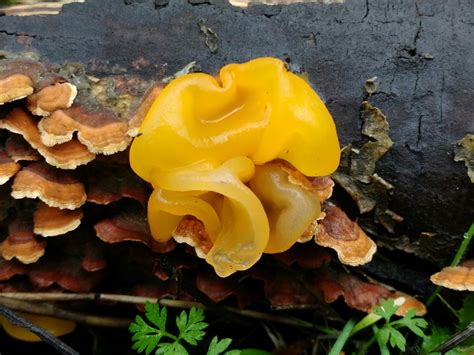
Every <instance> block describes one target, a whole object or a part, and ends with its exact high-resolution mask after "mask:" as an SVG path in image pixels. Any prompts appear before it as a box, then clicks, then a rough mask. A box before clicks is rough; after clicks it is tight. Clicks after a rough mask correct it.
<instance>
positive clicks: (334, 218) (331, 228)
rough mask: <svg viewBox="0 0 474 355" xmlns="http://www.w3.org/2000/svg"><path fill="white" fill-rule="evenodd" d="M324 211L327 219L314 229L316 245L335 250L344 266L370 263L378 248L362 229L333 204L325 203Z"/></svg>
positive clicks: (322, 220)
mask: <svg viewBox="0 0 474 355" xmlns="http://www.w3.org/2000/svg"><path fill="white" fill-rule="evenodd" d="M323 211H324V213H325V217H324V218H323V219H321V221H319V223H318V224H317V225H316V226H315V229H314V234H315V237H314V241H315V242H316V244H318V245H321V246H323V247H329V248H331V249H334V250H335V251H336V252H337V256H338V258H339V260H340V261H341V262H342V263H343V264H347V265H351V266H358V265H363V264H366V263H368V262H370V261H371V260H372V256H373V255H374V253H375V252H376V250H377V246H376V245H375V243H374V242H373V241H372V239H370V238H369V237H368V236H367V235H366V234H365V232H364V231H363V230H362V228H360V227H359V226H358V225H357V223H355V222H353V221H351V220H350V219H349V217H347V215H346V214H345V213H344V212H343V211H342V210H341V209H340V208H338V207H336V206H334V205H333V204H331V203H325V204H324V207H323Z"/></svg>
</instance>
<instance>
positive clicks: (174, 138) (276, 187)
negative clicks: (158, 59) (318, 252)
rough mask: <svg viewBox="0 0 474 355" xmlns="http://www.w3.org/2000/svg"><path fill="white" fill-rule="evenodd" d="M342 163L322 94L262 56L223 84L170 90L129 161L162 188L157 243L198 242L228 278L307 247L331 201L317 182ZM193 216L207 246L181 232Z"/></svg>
mask: <svg viewBox="0 0 474 355" xmlns="http://www.w3.org/2000/svg"><path fill="white" fill-rule="evenodd" d="M339 155H340V150H339V143H338V138H337V134H336V127H335V124H334V122H333V120H332V117H331V115H330V113H329V112H328V110H327V108H326V107H325V105H324V103H323V102H322V100H321V99H320V98H319V97H318V95H317V94H316V93H315V92H314V91H313V90H312V89H311V87H310V86H309V85H308V83H307V82H306V81H304V80H303V79H302V78H300V77H298V76H297V75H295V74H293V73H291V72H289V71H288V70H287V68H286V66H285V64H284V63H283V62H282V61H280V60H278V59H274V58H259V59H255V60H252V61H250V62H247V63H244V64H229V65H227V66H225V67H223V68H222V69H221V71H220V73H219V76H218V77H213V76H211V75H207V74H203V73H192V74H187V75H184V76H181V77H179V78H177V79H175V80H173V81H172V82H171V83H170V84H168V85H167V86H166V87H165V88H164V89H162V90H161V92H160V93H159V95H158V96H157V97H156V99H155V100H154V102H153V104H152V105H151V107H150V109H149V111H148V113H147V114H146V116H145V119H144V120H143V122H142V125H141V127H140V129H139V134H138V136H137V137H136V138H135V140H134V142H133V143H132V146H131V150H130V163H131V166H132V169H133V170H134V171H135V172H136V173H137V174H138V175H139V176H140V177H142V178H143V179H144V180H146V181H148V182H150V183H151V184H152V186H153V188H154V191H153V193H152V195H151V197H150V199H149V202H148V218H149V223H150V228H151V232H152V235H153V237H154V238H155V239H157V240H158V241H166V240H168V239H170V238H171V236H173V235H174V236H175V239H176V240H177V241H185V242H187V243H189V244H192V245H193V243H194V245H193V246H195V247H196V249H197V250H198V251H199V253H198V254H201V256H204V257H205V259H206V261H207V262H208V263H209V264H211V265H212V266H213V267H214V269H215V271H216V273H217V274H218V275H219V276H221V277H226V276H229V275H231V274H232V273H234V272H236V271H239V270H246V269H248V268H250V267H251V266H252V265H254V264H255V263H256V262H257V261H258V260H259V258H260V257H261V255H262V253H279V252H283V251H285V250H287V249H289V248H290V247H291V246H292V245H293V244H294V243H295V242H297V241H298V240H299V239H300V237H301V236H302V235H303V234H304V232H305V231H306V230H307V229H308V227H309V226H310V225H311V224H312V223H313V222H314V221H315V220H316V219H317V218H318V217H319V216H320V213H321V207H320V198H319V197H321V196H324V197H326V195H327V194H324V193H323V194H321V191H320V190H317V189H315V188H314V186H313V184H312V182H311V179H312V178H313V177H324V176H327V175H329V174H331V173H332V172H333V171H334V170H335V169H336V168H337V166H338V163H339ZM327 188H328V189H329V190H331V189H332V185H331V184H330V183H328V186H327ZM190 216H193V217H194V218H196V219H197V220H198V221H199V222H201V223H202V225H203V227H204V228H205V232H204V231H203V232H202V233H201V236H202V235H205V236H206V237H207V238H208V240H207V242H208V244H209V245H208V246H207V247H205V248H199V246H196V245H195V244H196V243H197V242H198V238H194V239H193V240H190V239H192V238H186V236H183V235H179V234H178V235H177V234H176V231H177V227H178V226H179V225H180V222H181V221H182V220H183V219H187V220H188V221H189V217H190ZM194 227H196V225H195V226H194ZM178 229H179V228H178ZM193 230H194V231H195V228H194V229H193ZM194 235H196V233H194ZM183 237H184V238H183Z"/></svg>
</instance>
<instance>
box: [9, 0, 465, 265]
mask: <svg viewBox="0 0 474 355" xmlns="http://www.w3.org/2000/svg"><path fill="white" fill-rule="evenodd" d="M200 19H204V20H205V23H206V26H208V27H209V28H211V29H212V30H213V31H214V32H215V33H216V34H217V45H218V47H217V51H211V50H210V49H209V48H208V47H207V46H206V41H205V35H204V34H203V33H202V32H201V31H200V28H199V26H198V22H199V21H200ZM472 38H474V8H473V7H472V6H471V2H470V0H459V1H457V2H447V1H444V0H433V1H410V2H403V1H401V0H384V1H369V0H347V1H346V2H345V3H342V4H318V3H307V4H306V3H305V4H294V5H288V6H263V5H258V6H249V7H248V8H247V9H246V10H243V9H240V8H235V7H232V6H231V5H229V4H228V3H226V2H225V1H213V0H188V1H185V0H175V1H173V0H172V1H170V2H169V3H168V2H167V1H163V0H156V1H151V0H136V1H133V0H125V1H117V0H101V1H99V0H92V1H88V2H86V3H77V4H68V5H65V6H64V8H63V11H62V12H61V13H60V14H59V15H56V16H47V17H36V16H33V17H14V16H3V17H0V48H3V49H4V50H8V51H17V52H18V51H35V52H37V53H38V54H39V55H40V57H41V59H42V60H43V61H47V62H49V63H51V64H62V63H63V62H65V61H73V62H80V63H82V64H84V65H86V67H87V69H88V70H89V71H90V72H91V73H92V74H93V75H96V76H99V77H100V76H109V75H115V74H126V75H140V76H142V77H145V78H147V79H153V80H160V79H162V78H163V77H165V76H168V75H171V74H172V73H174V72H176V71H177V70H179V69H180V68H182V67H183V66H184V65H186V64H187V63H189V62H191V61H197V63H198V64H199V65H200V66H201V68H202V70H203V71H206V72H211V73H214V72H216V71H217V70H218V69H219V68H220V67H221V66H222V65H224V64H226V63H230V62H243V61H247V60H249V59H251V58H255V57H261V56H275V57H279V58H282V59H285V60H287V61H288V62H290V63H291V64H292V65H293V66H301V67H302V68H304V69H305V70H306V71H307V72H308V74H309V78H310V81H311V83H312V85H313V86H314V87H315V88H316V90H317V92H318V93H319V94H320V96H321V97H322V98H323V99H324V100H325V101H326V103H327V106H328V108H329V110H330V111H331V113H332V114H333V117H334V119H335V121H336V124H337V127H338V133H339V137H340V141H341V144H342V145H345V144H348V143H351V142H353V141H360V140H361V135H360V128H361V120H360V106H361V102H362V101H363V100H364V99H366V98H367V95H366V93H365V91H364V82H365V81H366V80H367V79H368V78H371V77H373V76H377V77H378V80H379V81H380V85H379V87H378V90H377V91H376V92H375V93H374V94H373V95H372V96H371V97H370V98H369V101H370V102H371V104H372V105H374V106H376V107H378V108H380V109H381V110H382V111H383V112H384V113H385V114H386V115H387V118H388V121H389V124H390V133H389V134H390V136H391V138H392V139H393V141H394V145H393V146H392V147H391V149H390V150H389V151H388V153H387V154H386V155H385V156H384V157H383V158H382V159H381V160H380V161H379V162H378V164H377V168H376V173H377V174H378V175H379V176H381V177H383V178H384V179H385V180H387V181H388V182H390V183H391V184H393V185H394V187H395V188H394V190H393V193H392V195H391V196H390V197H389V201H388V207H389V208H390V210H392V211H395V212H396V213H398V214H399V215H401V216H402V217H403V218H404V221H403V222H401V223H399V224H398V226H397V229H396V231H397V233H396V234H397V235H401V234H402V233H403V234H406V235H408V237H409V241H408V242H407V243H408V244H406V245H405V248H410V247H411V248H412V249H413V250H414V251H415V252H416V253H417V254H418V255H420V256H422V257H426V258H428V259H431V260H432V261H436V260H438V261H440V263H441V261H445V260H447V259H448V258H450V256H451V255H452V254H453V253H454V250H455V249H456V248H457V246H458V244H459V242H460V239H461V235H462V233H463V232H464V231H465V230H467V228H468V227H469V224H470V223H471V221H472V217H473V215H474V213H473V212H474V211H473V202H474V198H473V197H474V194H473V189H472V184H471V182H470V180H469V178H468V175H467V171H466V168H465V166H464V164H463V163H460V162H457V163H456V162H454V161H453V157H454V148H455V145H456V142H457V141H459V140H460V139H461V138H463V137H464V136H465V135H466V134H467V133H474V118H473V115H474V114H473V112H474V80H473V79H472V78H474V45H473V42H472ZM422 232H429V233H435V236H432V237H421V238H419V235H420V233H422ZM390 240H391V241H392V242H393V243H395V244H396V243H397V239H396V238H392V239H390ZM386 244H387V243H386Z"/></svg>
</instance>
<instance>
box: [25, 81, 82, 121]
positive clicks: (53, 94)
mask: <svg viewBox="0 0 474 355" xmlns="http://www.w3.org/2000/svg"><path fill="white" fill-rule="evenodd" d="M76 95H77V88H76V87H75V86H74V85H72V84H70V83H67V82H61V81H58V82H53V83H52V84H51V85H45V86H44V87H42V88H41V89H39V90H38V91H37V92H35V93H34V94H33V95H31V96H29V97H28V100H27V101H28V103H27V105H28V109H29V110H30V111H31V113H33V114H34V115H36V116H49V115H50V114H51V113H52V112H53V111H56V110H62V109H66V108H69V107H71V106H72V103H73V102H74V99H75V98H76Z"/></svg>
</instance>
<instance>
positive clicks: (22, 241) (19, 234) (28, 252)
mask: <svg viewBox="0 0 474 355" xmlns="http://www.w3.org/2000/svg"><path fill="white" fill-rule="evenodd" d="M45 248H46V241H44V240H41V239H39V238H37V237H36V236H35V235H34V234H33V223H32V222H31V221H29V220H28V218H25V219H23V218H22V216H20V217H18V218H17V219H16V220H15V221H13V222H12V223H10V225H9V226H8V237H7V238H6V239H5V240H4V241H3V242H2V243H1V245H0V253H1V254H2V256H3V258H4V259H5V260H11V259H13V258H16V259H17V260H19V261H21V262H22V263H23V264H32V263H35V262H37V261H38V259H39V258H41V257H42V256H43V255H44V251H45Z"/></svg>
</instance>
